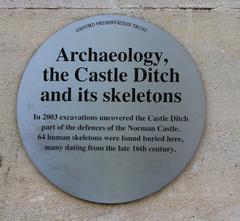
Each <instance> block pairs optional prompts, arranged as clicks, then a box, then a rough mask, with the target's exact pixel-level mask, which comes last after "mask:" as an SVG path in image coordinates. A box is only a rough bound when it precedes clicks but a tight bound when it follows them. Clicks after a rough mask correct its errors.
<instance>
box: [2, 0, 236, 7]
mask: <svg viewBox="0 0 240 221" xmlns="http://www.w3.org/2000/svg"><path fill="white" fill-rule="evenodd" d="M0 7H1V8H98V9H101V8H102V9H103V8H108V9H115V8H119V9H120V8H182V9H185V8H195V9H213V8H240V1H239V0H212V1H209V0H194V1H193V0H105V1H98V0H88V1H83V0H51V1H48V0H0Z"/></svg>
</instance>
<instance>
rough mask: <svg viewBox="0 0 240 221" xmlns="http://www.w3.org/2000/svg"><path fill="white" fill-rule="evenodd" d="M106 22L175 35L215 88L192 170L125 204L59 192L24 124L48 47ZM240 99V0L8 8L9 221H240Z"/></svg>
mask: <svg viewBox="0 0 240 221" xmlns="http://www.w3.org/2000/svg"><path fill="white" fill-rule="evenodd" d="M100 14H122V15H130V16H135V17H138V18H142V19H145V20H147V21H150V22H152V23H154V24H156V25H158V26H161V27H163V28H164V29H165V30H166V31H168V32H170V33H171V34H172V35H173V36H175V37H176V38H177V39H178V41H180V42H181V43H182V44H183V45H184V46H185V47H186V49H187V50H188V51H189V52H190V54H191V55H192V57H193V59H194V61H195V62H196V64H197V66H198V68H199V71H200V74H201V77H202V79H203V83H204V87H205V90H206V101H207V112H206V116H207V119H206V126H205V130H204V134H203V137H202V140H201V143H200V145H199V149H198V151H197V153H196V155H195V156H194V158H193V160H192V161H191V163H190V164H189V165H188V167H187V168H186V169H185V170H184V172H183V173H182V174H181V175H180V176H179V177H178V178H177V179H175V180H174V181H173V182H172V183H171V184H169V185H168V186H167V187H165V188H164V189H162V190H161V191H160V192H158V193H155V194H153V195H151V196H149V197H146V198H144V199H142V200H138V201H136V202H132V203H127V204H120V205H100V204H94V203H89V202H86V201H83V200H79V199H77V198H74V197H72V196H70V195H68V194H66V193H64V192H62V191H60V190H59V189H57V188H56V187H54V185H52V184H51V183H49V182H48V181H47V179H45V178H44V177H43V176H42V175H41V174H40V173H39V172H38V171H37V169H36V168H35V167H34V166H33V164H32V163H31V162H30V160H29V158H28V157H27V155H26V152H25V150H24V148H23V145H22V143H21V140H20V137H19V134H18V130H17V124H16V96H17V90H18V85H19V81H20V78H21V75H22V73H23V71H24V68H25V67H26V64H27V62H28V61H29V59H30V58H31V56H32V55H33V53H34V52H35V51H36V50H37V48H38V47H39V45H40V44H42V43H43V42H44V41H45V40H46V39H47V38H48V37H49V36H50V35H51V34H53V33H54V32H55V31H56V30H58V29H59V28H61V27H62V26H63V25H66V24H68V23H71V22H72V21H74V20H77V19H81V18H84V17H88V16H91V15H100ZM239 97H240V1H239V0H212V1H208V0H181V1H176V0H169V1H167V0H162V1H160V0H159V1H158V0H139V1H137V0H106V1H96V0H89V1H81V0H80V1H77V0H52V1H47V0H39V1H37V0H11V1H10V0H0V113H1V115H0V220H1V221H10V220H11V221H12V220H14V221H15V220H22V221H37V220H44V221H45V220H52V221H53V220H54V221H55V220H56V221H57V220H72V221H73V220H74V221H75V220H76V221H77V220H83V221H95V220H96V221H108V220H109V221H110V220H113V221H123V220H124V221H125V220H126V221H128V220H129V221H134V220H136V221H148V220H159V221H239V220H240V98H239Z"/></svg>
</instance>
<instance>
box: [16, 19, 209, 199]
mask: <svg viewBox="0 0 240 221" xmlns="http://www.w3.org/2000/svg"><path fill="white" fill-rule="evenodd" d="M204 118H205V100H204V90H203V85H202V81H201V78H200V75H199V73H198V70H197V68H196V66H195V64H194V62H193V61H192V58H191V56H190V55H189V54H188V52H187V51H186V50H185V49H184V48H183V47H182V46H181V45H180V44H179V43H178V42H177V41H176V40H175V38H174V37H172V36H171V35H170V34H168V33H167V32H165V31H164V30H163V29H161V28H159V27H157V26H155V25H153V24H151V23H148V22H146V21H143V20H140V19H137V18H133V17H127V16H119V15H104V16H96V17H90V18H85V19H82V20H79V21H76V22H74V23H72V24H70V25H67V26H66V27H64V28H62V29H61V30H59V31H58V32H56V33H55V34H54V35H52V36H51V37H50V38H49V39H48V40H47V41H46V42H45V43H44V44H43V45H42V46H41V47H40V48H39V49H38V50H37V52H36V53H35V54H34V56H33V57H32V59H31V61H30V62H29V64H28V65H27V67H26V70H25V72H24V74H23V76H22V79H21V83H20V87H19V92H18V98H17V121H18V127H19V131H20V135H21V138H22V141H23V144H24V147H25V149H26V151H27V153H28V155H29V157H30V158H31V160H32V162H33V163H34V165H35V166H36V167H37V168H38V170H39V171H40V172H41V173H42V174H43V175H44V176H45V177H47V178H48V179H49V180H50V181H51V182H52V183H53V184H55V185H56V186H57V187H59V188H60V189H61V190H63V191H65V192H67V193H69V194H72V195H74V196H76V197H79V198H81V199H85V200H89V201H93V202H98V203H122V202H128V201H132V200H136V199H140V198H143V197H145V196H147V195H149V194H151V193H154V192H156V191H158V190H160V189H161V188H162V187H164V186H165V185H166V184H168V183H169V182H170V181H171V180H173V179H174V178H175V177H176V176H177V175H178V174H179V173H180V172H181V171H182V170H183V169H184V167H185V166H186V164H187V163H188V162H189V161H190V160H191V158H192V156H193V154H194V152H195V151H196V149H197V145H198V143H199V141H200V137H201V134H202V131H203V126H204Z"/></svg>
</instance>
